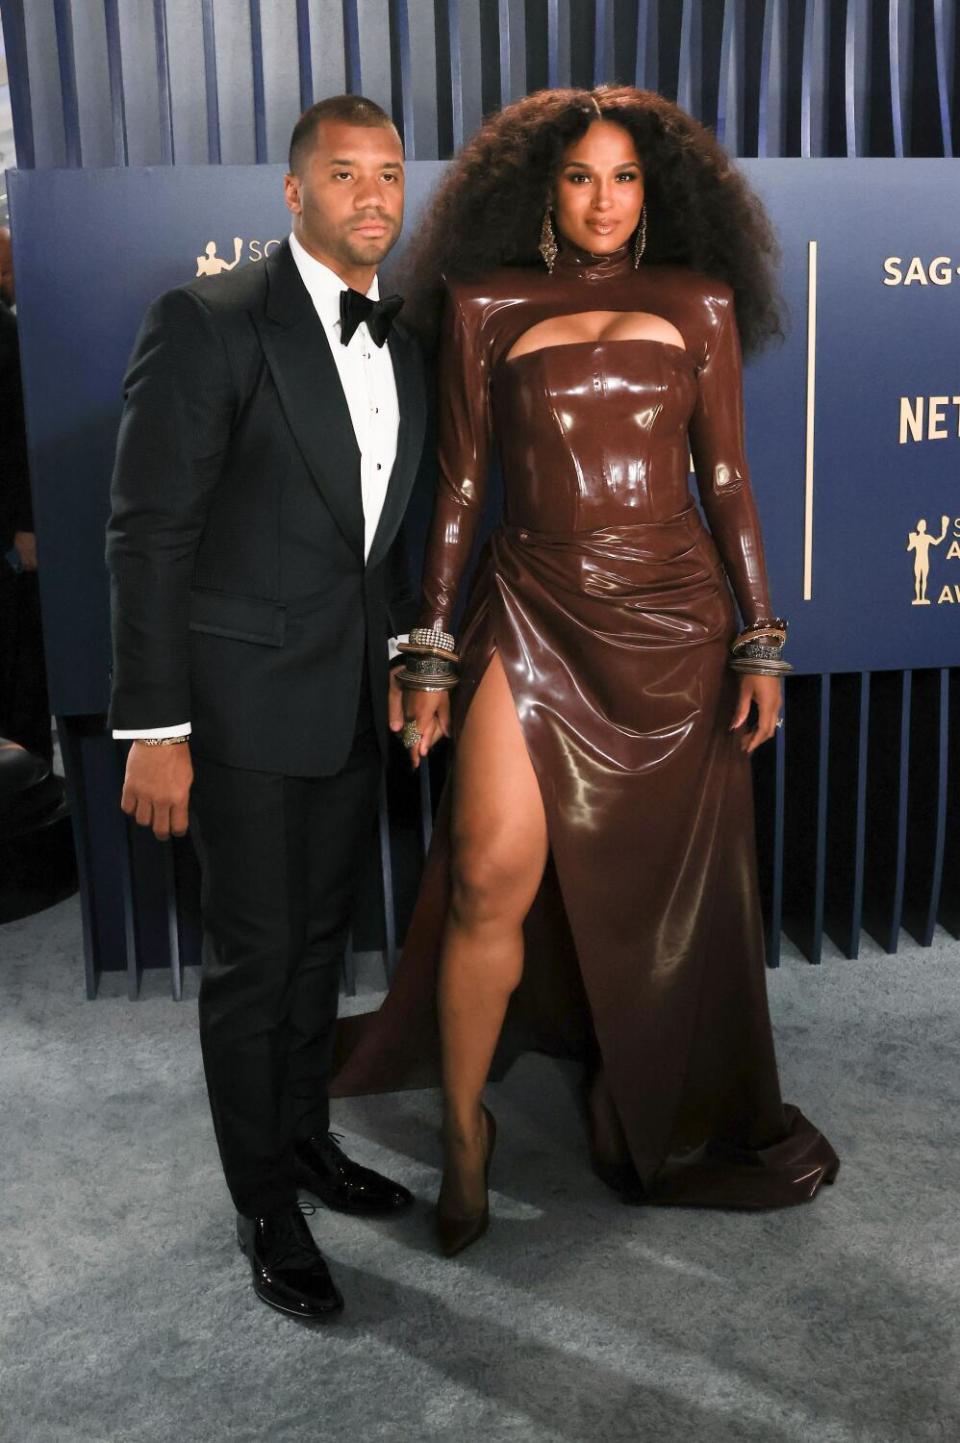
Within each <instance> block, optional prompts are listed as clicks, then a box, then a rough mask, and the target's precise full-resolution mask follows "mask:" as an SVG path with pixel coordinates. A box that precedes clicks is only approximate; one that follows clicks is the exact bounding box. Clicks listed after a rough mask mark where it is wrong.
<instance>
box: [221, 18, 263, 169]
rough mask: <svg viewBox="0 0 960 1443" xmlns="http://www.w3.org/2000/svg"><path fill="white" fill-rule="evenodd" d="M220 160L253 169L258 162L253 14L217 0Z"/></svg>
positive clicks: (227, 163) (226, 163) (225, 163)
mask: <svg viewBox="0 0 960 1443" xmlns="http://www.w3.org/2000/svg"><path fill="white" fill-rule="evenodd" d="M213 8H214V16H215V19H216V35H217V50H216V56H217V95H218V98H219V102H220V159H221V161H222V163H223V164H224V165H252V164H253V162H254V160H255V158H256V130H255V125H254V107H253V61H252V56H251V51H252V45H251V38H250V11H249V9H248V7H247V6H246V5H244V4H241V3H238V0H214V7H213Z"/></svg>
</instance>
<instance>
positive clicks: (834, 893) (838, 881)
mask: <svg viewBox="0 0 960 1443" xmlns="http://www.w3.org/2000/svg"><path fill="white" fill-rule="evenodd" d="M830 693H831V696H830V737H829V759H828V778H829V806H828V809H827V837H826V875H825V879H824V881H825V907H824V927H825V929H826V931H827V933H828V935H829V936H830V937H832V939H833V940H834V942H836V944H837V946H838V947H839V948H840V950H841V951H842V952H843V953H844V955H845V956H846V957H856V956H857V955H858V953H859V950H860V922H861V917H862V913H863V865H864V844H865V839H866V830H867V827H866V815H867V747H868V725H869V717H870V673H869V672H860V673H855V674H854V675H852V676H835V677H833V678H832V681H831V687H830Z"/></svg>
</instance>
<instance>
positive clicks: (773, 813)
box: [752, 682, 791, 967]
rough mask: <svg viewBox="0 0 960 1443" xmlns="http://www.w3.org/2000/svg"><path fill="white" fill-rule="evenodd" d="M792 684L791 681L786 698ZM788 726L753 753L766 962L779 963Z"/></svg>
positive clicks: (771, 964)
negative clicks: (785, 736)
mask: <svg viewBox="0 0 960 1443" xmlns="http://www.w3.org/2000/svg"><path fill="white" fill-rule="evenodd" d="M790 687H791V683H789V682H788V684H787V688H786V692H787V701H788V702H789V700H790ZM785 730H786V728H785V727H778V728H777V733H776V736H775V737H774V739H773V741H772V742H770V744H769V745H768V746H763V747H760V748H759V750H758V751H757V752H755V753H754V756H753V763H752V770H753V788H754V795H755V798H756V823H757V876H758V881H759V884H760V896H761V900H762V903H763V916H764V937H765V944H766V954H767V963H768V965H769V966H770V967H776V966H778V965H779V962H780V929H781V925H782V922H783V853H784V771H785V761H784V759H785V756H786V748H785V745H784V732H785Z"/></svg>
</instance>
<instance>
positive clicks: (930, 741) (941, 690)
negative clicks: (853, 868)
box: [903, 667, 950, 947]
mask: <svg viewBox="0 0 960 1443" xmlns="http://www.w3.org/2000/svg"><path fill="white" fill-rule="evenodd" d="M949 728H950V673H949V672H948V671H947V669H946V668H945V667H944V668H942V669H941V670H938V671H932V672H931V671H918V672H915V673H914V677H913V706H912V726H911V735H910V788H909V809H908V814H907V858H906V878H905V882H904V903H903V925H904V927H905V928H906V929H907V931H908V932H910V933H911V934H912V935H913V936H914V937H915V938H916V939H917V941H918V942H919V943H920V945H921V947H929V946H930V944H931V942H932V941H933V930H934V927H935V926H936V920H937V911H938V908H939V905H940V891H941V884H942V881H943V859H944V846H945V842H946V829H947V756H948V743H949Z"/></svg>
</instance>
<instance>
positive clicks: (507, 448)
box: [492, 340, 697, 531]
mask: <svg viewBox="0 0 960 1443" xmlns="http://www.w3.org/2000/svg"><path fill="white" fill-rule="evenodd" d="M696 398H697V379H696V366H695V363H694V361H693V359H692V357H691V356H690V354H689V353H688V352H687V351H686V350H684V349H683V347H682V346H677V345H671V344H669V343H667V342H664V341H658V340H607V341H583V342H573V343H570V344H559V345H548V346H544V347H541V348H540V349H538V350H534V351H527V352H522V353H520V354H519V355H514V356H509V357H506V358H505V359H503V360H502V361H501V362H500V363H499V365H498V366H497V367H496V369H495V372H494V376H493V385H492V402H493V429H494V434H495V436H496V438H497V441H498V444H499V448H500V460H501V466H502V471H503V479H504V492H505V512H506V519H507V521H508V522H509V523H511V524H513V525H518V526H532V527H536V528H538V529H540V530H546V531H580V530H590V529H593V528H595V527H598V526H611V525H616V524H618V523H621V522H638V521H660V520H664V519H666V518H668V517H670V516H675V515H676V514H677V513H678V512H679V511H682V510H683V509H684V507H685V506H687V505H688V504H689V491H688V485H687V466H688V456H689V441H688V436H687V427H688V423H689V421H690V417H691V414H692V412H693V408H694V405H695V404H696Z"/></svg>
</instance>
